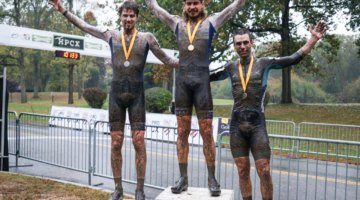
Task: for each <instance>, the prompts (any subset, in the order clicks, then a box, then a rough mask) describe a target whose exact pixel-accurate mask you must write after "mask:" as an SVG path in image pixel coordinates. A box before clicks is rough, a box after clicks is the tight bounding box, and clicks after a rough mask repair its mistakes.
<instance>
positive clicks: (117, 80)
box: [66, 12, 178, 131]
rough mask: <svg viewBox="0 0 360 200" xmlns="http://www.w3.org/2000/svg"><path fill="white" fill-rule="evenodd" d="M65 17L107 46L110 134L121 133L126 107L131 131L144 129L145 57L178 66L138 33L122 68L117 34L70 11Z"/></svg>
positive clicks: (150, 39)
mask: <svg viewBox="0 0 360 200" xmlns="http://www.w3.org/2000/svg"><path fill="white" fill-rule="evenodd" d="M66 18H67V19H68V20H69V21H70V22H71V23H73V24H74V25H76V26H77V27H78V28H80V29H81V30H83V31H84V32H87V33H89V34H91V35H93V36H94V37H97V38H100V39H102V40H104V41H106V42H108V43H109V45H110V48H111V59H112V68H113V76H112V82H111V90H110V101H109V121H110V124H111V131H120V130H121V131H123V130H124V125H125V119H126V118H125V114H126V108H128V112H129V119H130V124H131V130H145V105H144V102H145V100H144V87H143V82H144V76H143V74H144V73H143V71H144V66H145V62H146V58H147V54H148V52H149V50H151V51H152V52H153V53H154V55H155V56H156V57H157V58H159V59H160V60H161V61H162V62H163V63H165V64H166V65H169V66H171V67H176V66H177V65H178V64H177V60H174V59H171V58H170V57H168V56H167V55H166V54H165V53H164V52H163V51H162V50H161V48H160V46H159V44H158V42H157V41H156V39H155V37H154V36H153V35H152V34H151V33H142V32H138V34H137V36H136V39H135V43H134V47H133V49H132V52H131V55H130V57H129V60H128V61H129V62H130V66H129V67H125V66H124V62H125V61H126V59H125V55H124V51H123V47H122V44H121V38H120V35H121V32H120V31H117V30H107V31H100V30H98V29H96V28H95V27H93V26H90V25H88V24H87V23H86V22H84V21H83V20H81V19H80V18H78V17H77V16H75V15H73V14H72V13H70V12H67V14H66ZM129 39H131V37H130V38H129ZM125 41H126V45H127V47H128V46H129V43H130V40H127V39H126V40H125Z"/></svg>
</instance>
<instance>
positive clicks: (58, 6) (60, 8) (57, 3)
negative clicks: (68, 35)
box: [48, 0, 64, 13]
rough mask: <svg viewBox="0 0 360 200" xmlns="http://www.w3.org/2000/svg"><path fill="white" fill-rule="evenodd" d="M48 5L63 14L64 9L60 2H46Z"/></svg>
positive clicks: (59, 0) (54, 0)
mask: <svg viewBox="0 0 360 200" xmlns="http://www.w3.org/2000/svg"><path fill="white" fill-rule="evenodd" d="M48 3H49V4H50V5H52V6H53V7H54V9H55V10H57V11H59V12H61V13H63V12H64V8H63V6H62V4H61V0H48Z"/></svg>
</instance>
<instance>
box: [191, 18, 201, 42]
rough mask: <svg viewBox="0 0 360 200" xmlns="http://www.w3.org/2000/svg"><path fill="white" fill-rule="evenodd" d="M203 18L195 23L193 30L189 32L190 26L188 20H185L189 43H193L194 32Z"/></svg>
mask: <svg viewBox="0 0 360 200" xmlns="http://www.w3.org/2000/svg"><path fill="white" fill-rule="evenodd" d="M202 21H203V20H199V21H198V22H197V23H196V26H195V28H194V31H193V32H192V33H191V27H190V20H189V21H188V22H187V31H188V35H189V42H190V44H192V43H193V41H194V38H195V35H196V32H197V30H198V28H199V26H200V24H201V22H202Z"/></svg>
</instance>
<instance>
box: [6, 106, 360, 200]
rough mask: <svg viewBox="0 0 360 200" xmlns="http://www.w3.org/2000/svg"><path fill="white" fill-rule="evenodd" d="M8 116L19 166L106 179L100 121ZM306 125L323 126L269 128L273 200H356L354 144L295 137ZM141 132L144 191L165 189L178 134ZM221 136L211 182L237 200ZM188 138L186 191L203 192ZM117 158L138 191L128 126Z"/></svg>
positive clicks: (107, 142)
mask: <svg viewBox="0 0 360 200" xmlns="http://www.w3.org/2000/svg"><path fill="white" fill-rule="evenodd" d="M8 116H9V122H8V127H9V152H11V154H15V156H16V157H17V158H26V159H30V160H34V161H38V162H42V163H46V164H51V165H55V166H58V167H62V168H67V169H71V170H75V171H79V172H83V173H86V174H88V182H89V184H91V180H92V177H93V176H100V177H105V178H109V179H112V171H111V163H110V160H111V159H110V152H111V137H110V133H109V124H108V123H107V122H101V121H98V122H96V123H95V124H94V125H92V124H91V125H90V124H89V123H88V122H87V121H86V120H81V119H72V118H65V117H52V116H48V115H38V114H31V113H21V114H20V115H19V117H17V115H16V113H12V112H9V113H8ZM305 124H306V127H312V126H316V127H320V126H324V127H327V126H328V125H326V124H315V123H301V124H299V125H297V126H296V125H295V123H293V122H287V121H272V120H271V121H267V129H268V132H269V137H270V144H271V148H272V157H271V170H272V178H273V184H274V199H281V200H282V199H358V197H360V196H359V191H358V190H359V186H360V184H359V157H360V154H359V147H360V142H359V141H345V140H341V139H339V138H336V139H334V138H327V139H324V138H311V137H309V136H310V135H306V137H299V136H298V135H299V134H304V133H305V132H309V131H304V130H302V129H304V126H305ZM332 126H336V125H332ZM339 127H342V129H338V130H341V132H348V131H347V130H344V129H346V127H348V128H349V129H351V130H352V131H353V129H355V130H356V131H353V132H352V134H354V135H359V134H360V127H357V126H343V125H339ZM307 129H308V128H307ZM332 130H335V128H332ZM145 132H146V133H145V142H146V150H147V168H146V178H145V181H146V182H145V184H146V186H148V187H151V188H156V189H164V188H166V187H168V186H170V185H172V184H173V183H174V182H175V180H177V178H178V177H179V169H178V162H177V153H176V142H175V141H176V138H177V130H176V127H160V126H146V131H145ZM277 133H278V134H277ZM287 133H288V134H287ZM196 134H198V130H192V135H196ZM331 134H332V135H334V134H336V133H334V132H331ZM227 135H228V133H227V132H225V133H223V134H220V136H219V139H218V143H217V176H218V179H219V181H220V184H221V187H222V188H224V189H233V190H234V191H235V194H236V197H235V199H239V198H240V192H239V180H238V173H237V169H236V167H235V165H234V161H233V158H232V155H231V152H230V149H229V146H228V142H229V141H228V139H226V137H227ZM323 135H325V134H323ZM313 136H314V135H313ZM193 138H196V137H191V136H190V138H189V143H190V152H189V167H188V172H189V180H190V183H189V184H190V186H192V187H207V178H206V177H207V170H206V164H205V163H206V162H205V159H204V156H203V149H202V148H203V147H202V145H201V143H202V142H201V141H200V139H197V141H193ZM349 138H350V137H346V139H349ZM350 139H351V138H350ZM122 155H123V167H122V174H123V177H122V178H123V181H124V182H128V183H136V169H135V167H134V166H135V151H134V148H133V145H132V138H131V131H130V126H129V125H126V127H125V139H124V144H123V147H122ZM251 160H252V159H251ZM251 162H252V163H251V166H252V168H251V174H252V181H253V198H254V199H261V195H260V189H259V179H258V177H257V175H256V173H255V171H256V170H255V169H254V166H255V165H254V163H253V161H251ZM16 165H17V163H16Z"/></svg>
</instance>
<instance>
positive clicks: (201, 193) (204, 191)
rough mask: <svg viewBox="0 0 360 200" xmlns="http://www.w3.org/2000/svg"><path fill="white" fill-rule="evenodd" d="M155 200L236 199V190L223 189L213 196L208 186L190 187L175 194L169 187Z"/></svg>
mask: <svg viewBox="0 0 360 200" xmlns="http://www.w3.org/2000/svg"><path fill="white" fill-rule="evenodd" d="M155 200H234V191H233V190H225V189H221V195H220V196H218V197H212V196H210V192H209V189H208V188H195V187H189V188H188V190H187V191H184V192H182V193H181V194H173V193H172V192H171V187H168V188H166V190H164V191H163V192H162V193H160V194H159V196H157V197H156V199H155Z"/></svg>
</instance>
